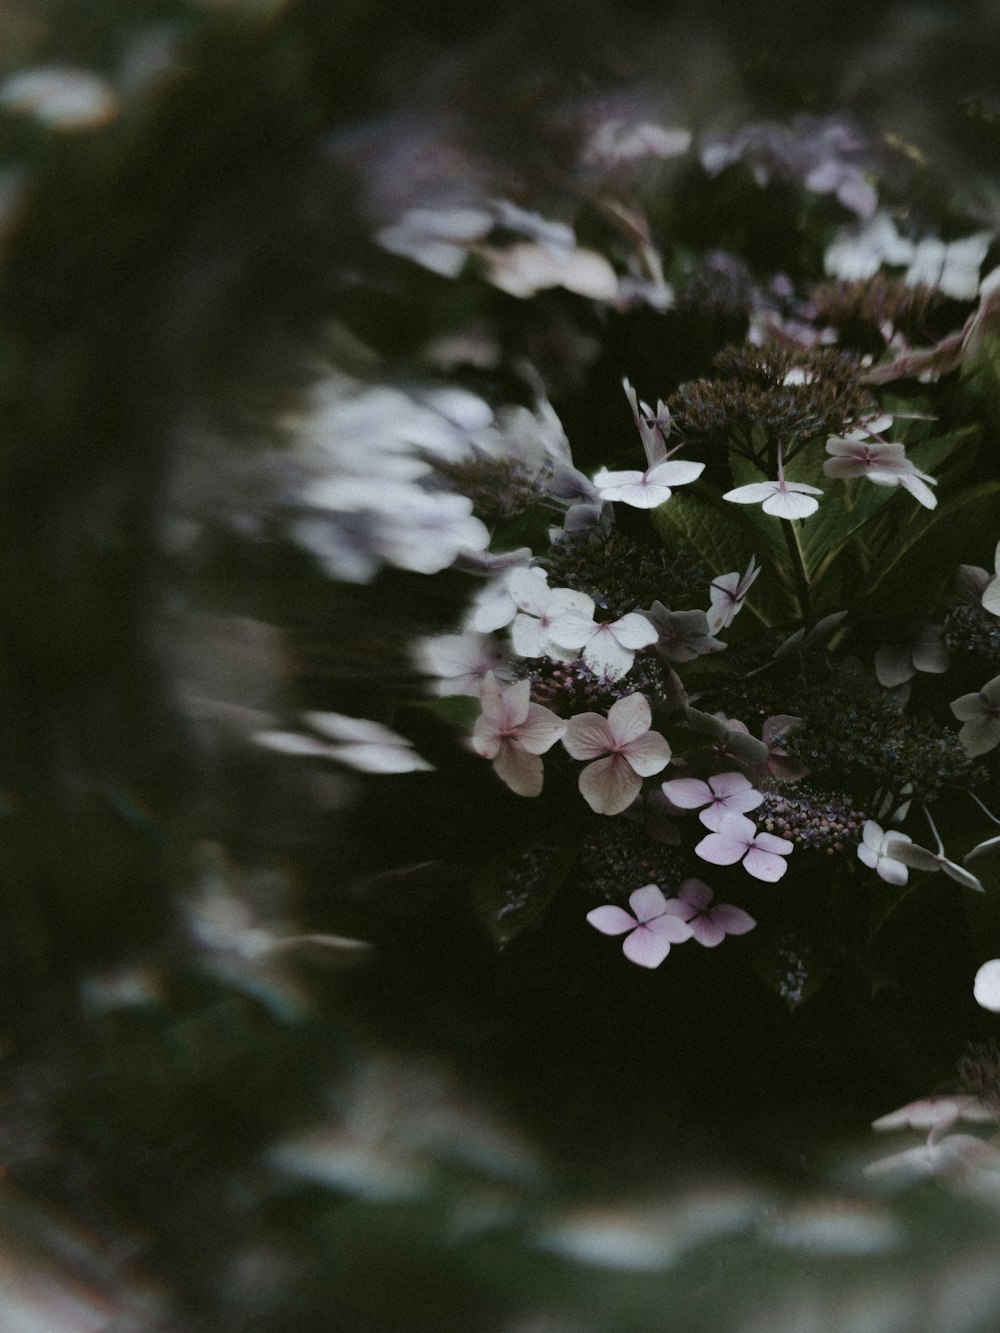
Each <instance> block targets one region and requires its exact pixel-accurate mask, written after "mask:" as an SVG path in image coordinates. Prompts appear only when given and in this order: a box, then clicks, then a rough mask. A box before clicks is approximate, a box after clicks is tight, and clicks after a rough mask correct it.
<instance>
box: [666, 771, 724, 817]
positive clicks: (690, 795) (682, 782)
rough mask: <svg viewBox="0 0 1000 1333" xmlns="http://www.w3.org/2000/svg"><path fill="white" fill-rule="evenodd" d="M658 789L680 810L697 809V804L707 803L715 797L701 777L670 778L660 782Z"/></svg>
mask: <svg viewBox="0 0 1000 1333" xmlns="http://www.w3.org/2000/svg"><path fill="white" fill-rule="evenodd" d="M660 790H661V791H662V792H663V794H664V796H665V797H666V798H667V800H668V801H670V803H671V804H672V805H676V806H679V808H680V809H681V810H697V809H698V807H699V806H702V805H708V803H709V802H710V801H712V800H714V799H715V796H714V793H713V791H712V789H711V787H710V786H709V785H708V783H707V782H702V780H701V778H671V780H670V781H669V782H664V783H663V784H662V786H661V788H660Z"/></svg>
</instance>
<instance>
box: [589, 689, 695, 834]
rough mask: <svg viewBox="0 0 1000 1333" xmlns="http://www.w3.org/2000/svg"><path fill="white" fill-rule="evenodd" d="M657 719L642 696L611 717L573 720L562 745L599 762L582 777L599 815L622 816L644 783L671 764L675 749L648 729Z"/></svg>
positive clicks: (629, 698)
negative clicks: (643, 780) (653, 718)
mask: <svg viewBox="0 0 1000 1333" xmlns="http://www.w3.org/2000/svg"><path fill="white" fill-rule="evenodd" d="M651 721H652V715H651V713H650V710H649V704H648V703H647V701H646V699H645V698H644V696H643V695H641V694H629V695H626V697H625V698H624V699H619V700H618V702H617V703H615V704H612V705H611V708H610V709H609V711H608V716H607V717H606V718H603V717H601V715H600V714H599V713H577V714H576V716H575V717H571V718H570V720H569V724H568V725H567V726H566V732H565V735H564V736H563V745H565V747H566V749H567V750H568V751H569V753H570V754H571V755H572V756H573V758H574V759H591V760H593V761H594V762H593V763H590V764H588V765H587V767H586V768H585V769H584V770H583V772H582V773H581V774H580V780H579V787H580V791H581V793H582V795H583V799H584V800H585V801H586V802H587V804H588V805H589V806H590V808H591V810H594V811H596V812H597V814H599V815H618V814H621V812H622V811H623V810H625V809H626V808H627V807H628V806H630V805H631V804H632V802H633V801H634V800H635V798H636V797H637V796H638V795H639V792H640V791H641V790H642V779H643V778H648V777H652V775H653V774H654V773H660V772H662V770H663V769H664V768H666V766H667V764H668V763H669V762H670V746H669V745H668V744H667V742H666V741H665V740H664V739H663V737H662V736H661V735H660V734H659V732H656V731H650V730H649V724H650V722H651Z"/></svg>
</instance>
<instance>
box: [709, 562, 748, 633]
mask: <svg viewBox="0 0 1000 1333" xmlns="http://www.w3.org/2000/svg"><path fill="white" fill-rule="evenodd" d="M759 573H760V566H759V565H758V564H757V562H756V560H755V559H754V557H753V556H751V557H750V563H749V564H748V565H747V567H746V570H745V572H744V573H743V574H740V573H738V572H737V571H735V570H734V571H733V573H732V574H720V575H719V577H718V578H717V579H713V580H712V583H711V585H710V587H709V590H708V596H709V601H710V603H711V605H710V606H709V609H708V613H707V614H708V628H709V630H710V631H711V633H712V634H718V632H719V630H720V629H728V628H729V626H730V625H731V624H732V623H733V621H734V620H735V619H736V617H737V615H738V614H739V613H740V611H741V610H742V609H743V603H744V602H745V601H746V596H747V593H748V592H749V591H750V588H751V585H752V584H753V581H754V579H756V577H757V575H758V574H759Z"/></svg>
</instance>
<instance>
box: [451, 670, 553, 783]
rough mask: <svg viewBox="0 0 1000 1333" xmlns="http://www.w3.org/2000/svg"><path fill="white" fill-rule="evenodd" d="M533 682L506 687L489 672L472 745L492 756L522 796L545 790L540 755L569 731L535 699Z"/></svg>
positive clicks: (502, 777)
mask: <svg viewBox="0 0 1000 1333" xmlns="http://www.w3.org/2000/svg"><path fill="white" fill-rule="evenodd" d="M530 696H531V682H530V681H528V680H519V681H518V682H517V683H516V684H514V685H509V686H507V688H506V689H505V688H503V687H502V686H501V685H500V684H499V683H498V682H497V678H496V676H495V675H494V674H493V673H492V671H491V672H489V673H488V674H487V675H486V677H485V678H484V680H483V686H482V693H481V698H482V701H483V711H482V713H481V714H480V716H479V718H478V719H477V721H476V725H475V727H474V729H473V732H472V748H473V749H474V750H475V751H476V753H477V754H480V755H482V756H483V758H484V759H492V760H493V767H494V768H495V769H496V772H497V776H498V777H499V778H500V780H501V781H502V782H504V783H506V784H507V786H508V787H509V788H510V789H511V791H513V792H516V793H517V795H518V796H537V795H538V794H539V792H540V791H541V790H542V774H543V766H542V761H541V758H540V756H541V755H543V754H544V753H545V751H546V750H548V749H550V748H551V746H553V745H554V744H555V743H556V741H557V740H558V739H559V737H560V736H561V735H562V734H563V732H564V731H565V730H566V723H565V722H564V721H563V719H562V718H560V717H556V715H555V713H553V712H551V711H550V710H549V709H548V708H543V707H542V706H541V704H533V703H532V702H531V697H530Z"/></svg>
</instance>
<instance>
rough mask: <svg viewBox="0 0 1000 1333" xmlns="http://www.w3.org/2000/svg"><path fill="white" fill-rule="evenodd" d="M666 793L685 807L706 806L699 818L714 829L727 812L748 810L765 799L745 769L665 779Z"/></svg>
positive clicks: (674, 802)
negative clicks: (703, 780) (755, 787)
mask: <svg viewBox="0 0 1000 1333" xmlns="http://www.w3.org/2000/svg"><path fill="white" fill-rule="evenodd" d="M662 790H663V794H664V796H666V798H667V799H668V800H669V801H670V802H671V803H672V804H673V805H676V806H679V807H680V808H681V809H682V810H697V809H698V807H699V806H704V809H703V810H702V811H701V813H700V814H699V815H698V818H699V819H700V820H701V822H702V823H703V824H704V825H705V827H706V828H708V829H711V830H712V832H713V833H717V832H718V831H719V826H720V824H721V823H722V821H723V820H724V819H725V817H726V815H727V814H732V813H736V814H741V815H742V814H746V812H747V811H748V810H755V809H756V808H757V806H758V805H760V803H761V801H763V799H764V795H763V793H762V792H759V791H755V790H754V787H753V785H752V784H751V782H750V780H749V778H745V777H744V776H743V774H742V773H716V774H715V775H714V776H713V777H710V778H709V779H708V780H707V781H706V782H702V780H701V779H700V778H674V779H673V780H672V781H670V782H664V783H663V788H662Z"/></svg>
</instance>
